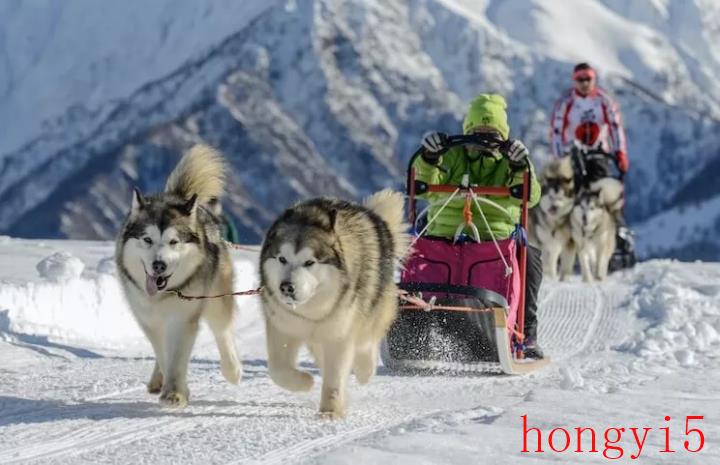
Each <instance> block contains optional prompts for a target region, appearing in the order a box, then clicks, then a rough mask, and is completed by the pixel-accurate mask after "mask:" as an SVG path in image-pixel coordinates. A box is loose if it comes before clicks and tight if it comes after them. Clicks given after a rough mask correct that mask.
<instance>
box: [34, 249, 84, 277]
mask: <svg viewBox="0 0 720 465" xmlns="http://www.w3.org/2000/svg"><path fill="white" fill-rule="evenodd" d="M36 268H37V271H38V273H40V276H42V277H43V278H45V279H47V280H49V281H54V282H61V281H69V280H71V279H75V278H79V277H80V275H82V272H83V270H84V269H85V264H84V263H83V262H82V260H80V259H79V258H77V257H76V256H74V255H73V254H71V253H69V252H56V253H54V254H52V255H50V256H49V257H46V258H44V259H42V260H41V261H40V263H38V264H37V267H36Z"/></svg>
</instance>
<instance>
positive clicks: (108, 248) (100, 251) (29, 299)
mask: <svg viewBox="0 0 720 465" xmlns="http://www.w3.org/2000/svg"><path fill="white" fill-rule="evenodd" d="M83 244H84V245H83ZM97 244H98V243H93V242H86V243H82V242H73V241H55V242H53V246H54V247H58V248H65V249H70V250H72V251H73V253H71V252H68V251H66V250H63V251H58V252H54V253H51V254H50V255H48V256H46V257H45V258H42V259H40V260H39V262H37V265H36V268H37V271H38V273H39V274H40V277H41V279H40V280H38V279H37V275H36V274H33V273H32V272H31V271H30V270H29V269H28V268H29V267H28V266H27V264H25V265H24V266H22V265H21V266H14V267H13V263H20V264H23V263H24V262H26V261H27V257H26V256H27V255H30V256H32V255H33V254H37V253H38V252H40V251H42V252H43V253H48V249H49V251H50V252H52V249H53V246H50V247H48V245H47V244H46V243H44V242H41V241H18V240H14V239H11V240H10V241H8V243H7V244H0V245H1V246H2V249H0V267H2V268H4V270H3V271H4V272H7V271H8V270H12V271H13V276H14V279H13V280H12V281H11V280H8V279H6V276H3V275H4V274H5V273H2V274H0V338H5V339H7V338H9V339H21V340H26V339H28V338H31V339H32V340H33V341H35V340H36V339H37V338H46V339H47V340H49V341H53V342H63V343H72V344H78V345H82V346H83V347H88V348H93V349H102V348H108V349H110V348H118V347H127V346H128V345H137V344H145V339H144V336H143V335H142V333H141V332H140V329H139V328H138V326H137V323H136V322H135V320H134V319H133V317H132V314H131V312H130V310H129V308H128V307H127V302H126V300H125V297H124V295H123V293H122V290H121V288H120V284H119V282H118V280H117V276H116V272H115V263H114V261H113V259H112V247H113V246H112V244H111V243H100V245H97ZM89 250H92V251H93V253H89V252H88V251H89ZM24 256H25V257H24ZM79 256H80V257H83V259H81V258H79ZM235 256H236V257H237V258H238V260H236V262H235V269H236V286H237V287H238V288H242V289H245V288H249V287H251V286H253V285H254V284H255V281H256V277H255V276H256V273H255V265H254V262H255V257H254V254H239V253H237V254H236V255H235Z"/></svg>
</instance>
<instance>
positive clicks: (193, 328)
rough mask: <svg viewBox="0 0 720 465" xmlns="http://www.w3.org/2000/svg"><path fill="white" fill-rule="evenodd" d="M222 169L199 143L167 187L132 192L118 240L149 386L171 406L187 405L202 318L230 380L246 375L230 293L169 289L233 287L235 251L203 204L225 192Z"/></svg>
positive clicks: (120, 266) (123, 278) (218, 159)
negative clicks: (146, 346) (148, 360)
mask: <svg viewBox="0 0 720 465" xmlns="http://www.w3.org/2000/svg"><path fill="white" fill-rule="evenodd" d="M224 170H225V168H224V163H223V160H222V157H221V155H220V154H219V153H218V152H216V151H214V150H213V149H211V148H209V147H207V146H203V145H196V146H194V147H193V148H192V149H190V150H189V151H188V152H187V153H186V154H185V156H184V157H183V158H182V159H181V160H180V163H179V164H178V165H177V167H176V168H175V170H174V171H173V172H172V173H171V174H170V177H169V178H168V181H167V184H166V186H165V192H163V193H161V194H156V195H152V196H148V197H145V196H143V195H142V194H141V193H140V192H139V191H138V190H135V192H134V195H133V200H132V208H131V210H130V214H129V215H128V217H127V219H126V221H125V224H124V225H123V227H122V230H121V232H120V236H119V237H118V240H117V244H116V252H115V259H116V262H117V267H118V270H119V275H120V281H121V283H122V288H123V290H124V292H125V295H126V297H127V301H128V303H129V304H130V308H131V310H132V312H133V314H134V316H135V318H136V320H137V322H138V323H139V325H140V327H141V328H142V330H143V332H144V333H145V335H146V336H147V338H148V339H149V340H150V343H151V344H152V347H153V350H154V352H155V360H156V362H155V369H154V370H153V373H152V376H151V377H150V382H149V383H148V391H149V392H151V393H160V401H161V402H162V403H164V404H166V405H170V406H184V405H186V404H187V401H188V398H189V391H188V386H187V370H188V364H189V361H190V353H191V351H192V347H193V344H194V342H195V337H196V336H197V332H198V325H199V320H200V318H201V317H204V318H205V320H206V321H207V323H208V325H209V327H210V329H211V330H212V332H213V334H214V336H215V340H216V342H217V346H218V349H219V351H220V367H221V370H222V373H223V375H224V376H225V379H227V380H228V381H230V382H231V383H237V382H239V380H240V378H241V376H242V368H241V365H240V362H239V360H238V356H237V352H236V349H235V343H234V340H233V334H232V328H233V313H234V309H235V303H234V300H233V298H232V297H224V298H221V299H213V300H198V301H184V300H180V299H179V298H178V297H177V296H176V295H174V294H172V293H170V292H167V291H172V290H180V291H182V292H183V293H185V294H189V295H209V294H213V295H214V294H225V293H230V292H232V285H233V268H232V263H231V261H230V255H229V253H228V250H227V247H226V245H225V243H224V242H223V240H222V239H221V237H220V229H219V223H218V219H217V218H216V217H215V216H214V215H213V214H212V213H211V212H210V211H209V210H208V209H207V208H206V206H205V205H207V204H208V203H209V202H211V201H213V200H214V199H218V198H220V196H221V195H222V193H223V188H224V184H225V172H224Z"/></svg>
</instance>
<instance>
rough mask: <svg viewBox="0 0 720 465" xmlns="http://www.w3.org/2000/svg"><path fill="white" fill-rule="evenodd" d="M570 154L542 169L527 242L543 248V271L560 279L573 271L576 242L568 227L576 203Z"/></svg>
mask: <svg viewBox="0 0 720 465" xmlns="http://www.w3.org/2000/svg"><path fill="white" fill-rule="evenodd" d="M573 178H574V175H573V169H572V165H571V163H570V157H564V158H560V159H558V160H553V161H551V162H550V163H548V164H547V165H546V167H545V169H544V170H543V174H542V179H541V184H542V197H541V198H540V203H539V205H538V206H537V207H535V208H533V209H531V210H530V224H531V227H530V229H529V235H530V242H531V243H532V244H533V245H535V246H536V247H538V248H539V249H541V250H542V253H543V265H544V268H545V269H544V274H545V275H546V276H547V277H549V278H551V279H556V278H557V277H558V260H559V261H560V279H564V278H565V277H567V276H568V275H570V274H572V271H573V266H574V264H575V244H574V243H573V240H572V232H571V230H570V213H571V212H572V209H573V205H574V203H575V183H574V180H573Z"/></svg>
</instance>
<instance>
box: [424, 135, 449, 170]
mask: <svg viewBox="0 0 720 465" xmlns="http://www.w3.org/2000/svg"><path fill="white" fill-rule="evenodd" d="M447 142H448V136H447V134H445V133H444V132H434V131H431V132H428V133H426V134H425V135H424V136H423V138H422V146H423V148H424V149H425V150H423V153H422V158H423V160H425V161H426V162H427V163H429V164H431V165H437V163H438V161H439V160H440V156H441V155H442V154H443V153H444V152H445V151H446V150H447V149H448V147H447Z"/></svg>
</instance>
